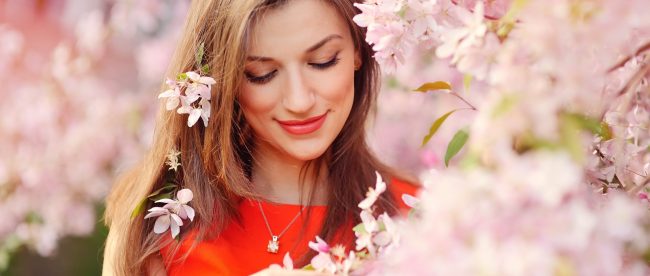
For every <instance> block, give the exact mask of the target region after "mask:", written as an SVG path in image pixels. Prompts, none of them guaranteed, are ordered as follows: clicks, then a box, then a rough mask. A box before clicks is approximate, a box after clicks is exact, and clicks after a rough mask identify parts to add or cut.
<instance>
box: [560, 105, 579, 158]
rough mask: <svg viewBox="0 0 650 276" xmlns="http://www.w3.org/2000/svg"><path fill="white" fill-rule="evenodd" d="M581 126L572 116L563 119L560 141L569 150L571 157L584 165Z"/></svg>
mask: <svg viewBox="0 0 650 276" xmlns="http://www.w3.org/2000/svg"><path fill="white" fill-rule="evenodd" d="M581 128H582V126H581V125H580V122H579V120H576V119H575V118H573V117H572V116H570V115H565V116H562V117H561V121H560V139H561V145H562V146H563V147H564V148H566V149H567V151H568V152H569V154H571V156H572V157H573V158H574V159H575V160H577V161H579V162H580V163H582V161H583V159H584V156H583V155H582V150H583V149H582V145H581V142H580V129H581Z"/></svg>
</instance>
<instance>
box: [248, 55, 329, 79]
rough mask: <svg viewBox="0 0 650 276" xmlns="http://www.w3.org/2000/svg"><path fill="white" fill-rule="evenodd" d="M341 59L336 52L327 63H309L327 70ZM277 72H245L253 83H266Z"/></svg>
mask: <svg viewBox="0 0 650 276" xmlns="http://www.w3.org/2000/svg"><path fill="white" fill-rule="evenodd" d="M339 60H341V59H340V58H339V54H338V53H336V55H334V58H332V59H331V60H330V61H328V62H325V63H309V65H311V66H313V67H314V68H315V69H317V70H325V69H327V68H329V67H332V66H334V65H336V64H337V63H338V62H339ZM277 73H278V70H273V72H271V73H268V74H266V75H264V76H261V77H255V76H253V75H251V74H250V73H248V72H246V73H244V74H246V78H247V79H248V81H250V82H252V83H256V84H265V83H267V82H269V81H271V79H272V78H273V77H274V76H275V74H277Z"/></svg>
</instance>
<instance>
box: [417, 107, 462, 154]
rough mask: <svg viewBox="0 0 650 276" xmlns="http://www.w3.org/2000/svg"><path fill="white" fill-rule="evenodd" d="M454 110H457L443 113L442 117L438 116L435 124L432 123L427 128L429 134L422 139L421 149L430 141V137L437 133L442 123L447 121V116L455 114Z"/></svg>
mask: <svg viewBox="0 0 650 276" xmlns="http://www.w3.org/2000/svg"><path fill="white" fill-rule="evenodd" d="M456 110H458V109H454V110H452V111H449V112H447V113H445V114H444V115H442V116H440V118H438V119H436V121H435V122H433V124H432V125H431V127H430V128H429V133H428V134H427V135H426V136H424V139H422V146H423V147H424V145H426V144H427V143H428V142H429V140H431V137H433V135H434V134H436V132H437V131H438V129H439V128H440V126H441V125H442V123H444V122H445V120H447V117H449V115H451V114H452V113H454V112H456Z"/></svg>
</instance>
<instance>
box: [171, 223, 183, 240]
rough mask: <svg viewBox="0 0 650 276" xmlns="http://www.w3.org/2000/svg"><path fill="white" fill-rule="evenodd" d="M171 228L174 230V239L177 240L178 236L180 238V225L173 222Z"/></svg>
mask: <svg viewBox="0 0 650 276" xmlns="http://www.w3.org/2000/svg"><path fill="white" fill-rule="evenodd" d="M170 226H171V229H172V238H176V236H178V234H179V233H180V232H181V228H180V226H179V225H178V224H176V223H174V222H172V223H171V225H170Z"/></svg>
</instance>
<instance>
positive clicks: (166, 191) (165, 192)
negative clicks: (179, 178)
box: [131, 183, 177, 219]
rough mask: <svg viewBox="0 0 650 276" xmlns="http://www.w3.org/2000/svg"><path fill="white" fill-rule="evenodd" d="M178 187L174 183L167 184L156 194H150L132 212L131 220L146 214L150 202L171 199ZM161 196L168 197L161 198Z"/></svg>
mask: <svg viewBox="0 0 650 276" xmlns="http://www.w3.org/2000/svg"><path fill="white" fill-rule="evenodd" d="M176 187H177V185H176V184H174V183H166V184H165V185H164V186H162V187H161V188H160V189H158V190H156V191H155V192H153V193H151V194H149V195H148V196H147V197H145V198H143V199H142V200H140V202H139V203H138V205H136V206H135V208H134V209H133V211H131V219H134V218H135V217H137V216H138V215H140V214H141V213H143V212H144V209H145V207H146V206H147V201H148V200H152V201H156V200H159V199H162V198H171V195H172V192H173V191H174V190H175V189H176ZM161 196H166V197H161Z"/></svg>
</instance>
